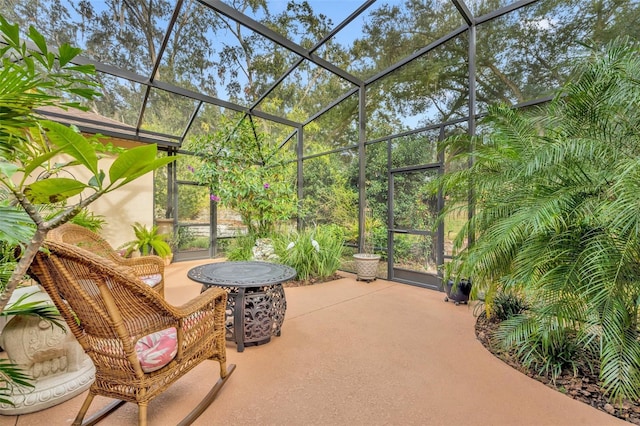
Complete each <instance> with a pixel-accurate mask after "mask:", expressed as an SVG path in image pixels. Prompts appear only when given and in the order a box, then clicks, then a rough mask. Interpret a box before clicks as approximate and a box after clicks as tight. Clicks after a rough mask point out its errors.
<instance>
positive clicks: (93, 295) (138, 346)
mask: <svg viewBox="0 0 640 426" xmlns="http://www.w3.org/2000/svg"><path fill="white" fill-rule="evenodd" d="M45 248H46V250H45V251H41V252H40V253H38V255H37V256H36V258H35V260H34V262H33V263H32V265H31V267H30V269H29V274H30V275H31V276H32V277H33V278H34V279H36V281H38V282H39V283H40V284H41V285H42V286H43V287H44V289H45V290H46V291H47V293H48V294H49V296H50V297H51V299H52V300H53V302H54V303H55V305H56V307H57V308H58V310H59V311H60V313H61V315H62V317H63V318H64V320H65V321H66V323H67V325H68V326H69V328H70V329H71V331H72V332H73V334H74V336H75V337H76V339H77V340H78V342H79V343H80V345H82V347H83V348H84V350H85V351H86V353H87V354H88V355H89V356H90V357H91V359H92V361H93V362H94V364H95V367H96V378H95V381H94V383H93V384H92V385H91V388H90V389H89V394H88V396H87V398H86V399H85V401H84V403H83V405H82V408H81V409H80V412H79V413H78V415H77V417H76V419H75V421H74V423H73V424H74V425H80V424H82V421H83V419H84V416H85V414H86V413H87V410H88V408H89V406H90V405H91V402H92V400H93V398H94V396H95V395H102V396H106V397H110V398H115V399H118V400H119V401H116V402H115V403H112V404H111V405H110V406H108V407H107V408H106V409H103V410H102V411H101V412H99V413H97V414H95V415H93V416H92V417H91V418H90V419H87V421H86V423H84V424H95V423H96V422H98V421H100V420H102V419H103V418H104V417H105V416H107V415H108V414H109V413H110V412H112V411H113V410H115V409H116V408H117V407H118V406H120V405H121V404H123V403H124V402H127V401H128V402H135V403H136V404H137V405H138V424H139V425H146V422H147V405H148V403H149V401H151V400H152V399H153V398H155V397H156V396H158V395H159V394H160V393H162V392H164V391H165V390H166V389H167V388H168V387H169V386H170V385H171V384H172V383H173V382H175V381H176V380H178V379H179V378H180V377H182V376H183V375H184V374H186V373H187V372H188V371H189V370H191V369H192V368H193V367H195V366H196V365H198V364H199V363H200V362H202V361H204V360H207V359H213V360H215V361H218V362H219V363H220V376H221V377H220V379H219V380H218V381H217V383H216V384H215V385H214V386H213V388H212V389H211V391H209V393H208V394H207V395H206V396H205V398H204V399H203V400H202V402H201V403H200V404H199V405H198V406H197V407H195V409H194V410H193V411H192V412H191V413H189V414H188V415H187V417H185V418H184V420H183V421H182V423H180V424H181V425H187V424H190V423H192V422H193V421H194V420H195V419H196V418H198V416H199V415H200V414H202V413H203V412H204V410H206V408H207V407H208V406H209V405H210V404H211V403H212V402H213V400H214V398H215V396H216V394H217V393H218V391H219V390H220V389H221V388H222V386H223V385H224V384H225V383H226V380H227V379H228V378H229V376H230V375H231V373H232V372H233V371H234V369H235V365H233V364H230V365H229V368H226V351H225V326H224V318H225V307H226V298H227V295H226V292H225V291H224V290H221V289H209V290H207V291H206V292H204V293H201V294H200V295H199V296H198V297H196V298H194V299H193V300H191V301H190V302H188V303H186V304H185V305H183V306H181V307H173V306H171V305H169V304H168V303H167V302H165V300H164V298H163V297H161V296H160V295H159V294H158V293H157V292H156V291H154V290H152V289H150V288H149V286H147V285H145V284H144V283H143V282H142V281H140V280H139V279H137V278H136V277H135V276H134V275H133V274H132V273H131V270H130V269H128V268H126V267H124V266H122V265H118V264H115V263H113V262H111V261H109V260H107V259H105V258H103V257H101V256H98V255H95V254H93V253H90V252H87V251H86V250H83V249H80V248H78V247H76V246H74V245H71V244H65V243H60V242H55V241H51V240H47V241H46V242H45ZM158 342H162V344H161V345H159V346H158V345H155V344H156V343H158ZM154 345H155V346H154ZM150 349H151V353H150V354H149V350H150ZM146 355H150V356H149V357H146Z"/></svg>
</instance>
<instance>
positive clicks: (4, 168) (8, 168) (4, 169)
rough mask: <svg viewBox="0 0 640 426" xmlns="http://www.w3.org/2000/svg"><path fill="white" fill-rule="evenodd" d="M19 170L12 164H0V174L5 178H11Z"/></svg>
mask: <svg viewBox="0 0 640 426" xmlns="http://www.w3.org/2000/svg"><path fill="white" fill-rule="evenodd" d="M18 169H19V167H18V166H17V165H15V164H13V163H6V162H4V161H2V162H0V173H2V174H4V175H5V176H7V177H11V176H13V174H14V173H15V172H16V171H17V170H18Z"/></svg>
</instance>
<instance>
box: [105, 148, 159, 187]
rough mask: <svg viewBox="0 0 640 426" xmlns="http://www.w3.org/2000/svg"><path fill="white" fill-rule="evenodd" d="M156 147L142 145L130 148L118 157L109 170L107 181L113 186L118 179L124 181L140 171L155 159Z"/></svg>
mask: <svg viewBox="0 0 640 426" xmlns="http://www.w3.org/2000/svg"><path fill="white" fill-rule="evenodd" d="M157 151H158V148H157V147H156V145H143V146H138V147H135V148H131V149H129V150H127V151H125V152H123V153H122V154H120V155H119V156H118V158H117V159H116V160H115V161H114V162H113V164H112V165H111V168H109V180H110V181H111V183H112V184H113V183H114V182H115V181H117V180H119V179H126V178H127V177H129V176H130V175H131V174H133V173H136V172H137V171H139V170H140V169H142V168H143V167H144V166H145V164H148V163H149V162H150V161H153V159H154V158H155V157H156V153H157Z"/></svg>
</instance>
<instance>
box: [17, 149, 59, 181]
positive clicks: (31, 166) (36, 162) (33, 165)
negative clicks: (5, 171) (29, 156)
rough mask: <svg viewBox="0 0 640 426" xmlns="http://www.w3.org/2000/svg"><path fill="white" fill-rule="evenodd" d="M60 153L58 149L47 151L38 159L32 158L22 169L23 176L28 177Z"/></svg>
mask: <svg viewBox="0 0 640 426" xmlns="http://www.w3.org/2000/svg"><path fill="white" fill-rule="evenodd" d="M59 153H60V149H55V150H53V151H49V152H47V153H45V154H43V155H41V156H39V157H36V158H34V159H33V160H31V161H29V162H28V163H27V164H26V165H25V168H24V175H25V177H26V176H29V175H30V174H31V173H33V171H34V170H35V169H37V168H38V167H40V166H42V165H43V164H44V163H45V162H46V161H49V160H50V159H51V158H53V157H55V156H56V155H58V154H59Z"/></svg>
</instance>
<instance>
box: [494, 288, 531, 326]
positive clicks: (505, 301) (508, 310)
mask: <svg viewBox="0 0 640 426" xmlns="http://www.w3.org/2000/svg"><path fill="white" fill-rule="evenodd" d="M527 309H528V306H527V303H526V302H525V300H524V298H523V297H522V296H520V295H519V294H516V293H514V292H508V291H500V292H498V293H497V294H496V295H495V296H494V297H493V300H492V301H491V309H490V311H491V317H492V318H494V319H495V320H497V321H505V320H508V319H509V318H512V317H514V316H516V315H520V314H522V313H524V312H525V311H526V310H527Z"/></svg>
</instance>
